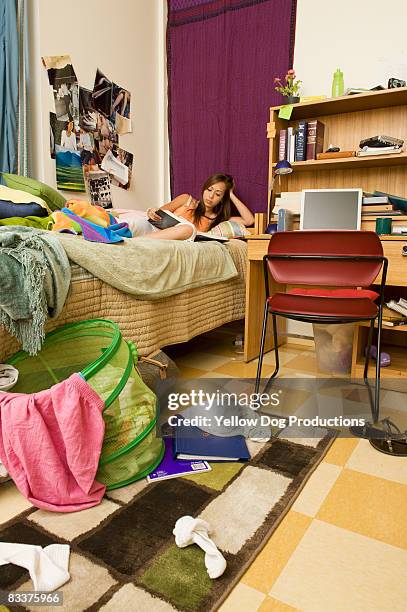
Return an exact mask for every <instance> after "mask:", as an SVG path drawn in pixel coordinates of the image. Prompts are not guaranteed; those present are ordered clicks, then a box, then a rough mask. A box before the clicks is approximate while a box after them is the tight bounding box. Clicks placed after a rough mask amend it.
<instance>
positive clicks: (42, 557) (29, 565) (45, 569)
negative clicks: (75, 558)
mask: <svg viewBox="0 0 407 612" xmlns="http://www.w3.org/2000/svg"><path fill="white" fill-rule="evenodd" d="M69 553H70V549H69V545H68V544H51V545H50V546H46V547H45V548H41V546H32V545H31V544H14V543H8V542H0V565H6V563H13V564H14V565H19V566H20V567H25V569H28V571H29V572H30V577H31V580H32V581H33V585H34V590H35V591H46V592H50V591H55V590H56V589H58V588H59V587H60V586H62V585H63V584H65V582H68V580H69V578H70V575H69V572H68V565H69Z"/></svg>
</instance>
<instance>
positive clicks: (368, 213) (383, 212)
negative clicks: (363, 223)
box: [362, 193, 401, 218]
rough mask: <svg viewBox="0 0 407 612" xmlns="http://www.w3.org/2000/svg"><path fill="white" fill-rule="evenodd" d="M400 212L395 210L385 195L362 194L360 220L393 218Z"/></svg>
mask: <svg viewBox="0 0 407 612" xmlns="http://www.w3.org/2000/svg"><path fill="white" fill-rule="evenodd" d="M400 214H401V211H400V210H396V209H395V206H394V205H393V204H392V203H391V202H390V200H389V198H388V196H387V195H382V196H379V195H372V194H366V193H364V194H363V199H362V218H364V217H393V216H394V215H400Z"/></svg>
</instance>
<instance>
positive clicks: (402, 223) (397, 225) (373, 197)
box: [362, 191, 407, 234]
mask: <svg viewBox="0 0 407 612" xmlns="http://www.w3.org/2000/svg"><path fill="white" fill-rule="evenodd" d="M406 213H407V199H406V198H401V197H399V196H392V195H390V194H388V193H384V192H381V191H375V192H374V193H364V196H363V200H362V221H363V229H365V230H372V231H374V230H375V223H376V219H377V218H378V217H389V218H391V219H392V234H401V233H406V232H407V217H406Z"/></svg>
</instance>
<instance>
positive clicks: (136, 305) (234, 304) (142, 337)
mask: <svg viewBox="0 0 407 612" xmlns="http://www.w3.org/2000/svg"><path fill="white" fill-rule="evenodd" d="M160 242H161V241H160ZM222 248H225V247H222ZM227 248H228V250H229V252H230V254H231V256H232V259H233V262H234V264H235V266H236V269H237V272H238V276H236V277H235V278H232V279H229V280H226V281H223V282H216V283H213V284H210V285H206V286H203V287H197V288H193V289H189V290H187V291H183V292H181V293H177V294H176V295H172V296H170V297H166V298H163V299H159V300H141V299H137V298H136V297H134V296H133V295H129V294H127V293H125V292H123V291H120V290H119V289H116V288H115V287H113V286H111V285H110V284H107V283H106V282H104V281H102V280H101V279H100V278H97V277H95V276H93V275H92V274H91V273H90V272H89V271H87V270H86V269H84V268H83V267H81V266H79V265H77V264H75V263H72V262H71V270H72V278H71V287H70V292H69V295H68V298H67V300H66V302H65V306H64V308H63V310H62V312H61V313H60V315H59V316H58V317H57V318H55V319H49V320H48V323H47V326H46V331H52V330H53V329H55V328H57V327H60V326H61V325H65V324H66V323H71V322H75V321H82V320H86V319H95V318H104V319H110V320H112V321H114V322H116V323H117V324H118V325H119V326H120V329H121V332H122V335H123V336H124V338H126V339H128V340H130V339H131V340H133V342H134V343H135V345H136V347H137V349H138V352H139V354H140V355H149V354H151V353H153V352H155V351H157V350H158V349H161V348H162V347H164V346H168V345H171V344H177V343H179V342H186V341H188V340H190V339H191V338H193V337H195V336H197V335H199V334H202V333H204V332H207V331H209V330H211V329H215V328H216V327H219V326H220V325H223V324H224V323H228V322H230V321H235V320H238V319H242V318H243V317H244V312H245V276H246V255H247V245H246V243H245V242H244V241H241V240H231V241H230V242H229V243H228V245H227ZM17 350H19V345H18V343H17V341H16V339H15V338H14V337H12V336H11V335H10V334H9V333H8V332H7V331H6V330H5V329H4V328H2V327H1V326H0V361H2V360H4V359H6V358H7V357H9V356H10V355H12V354H13V353H14V352H16V351H17Z"/></svg>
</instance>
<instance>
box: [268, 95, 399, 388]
mask: <svg viewBox="0 0 407 612" xmlns="http://www.w3.org/2000/svg"><path fill="white" fill-rule="evenodd" d="M280 108H281V107H280V106H274V107H271V108H270V121H269V123H268V125H267V137H268V139H269V168H268V176H269V185H271V184H272V176H273V168H274V166H275V164H276V163H277V162H278V148H279V131H280V129H286V128H287V127H296V125H297V123H298V121H299V120H301V119H304V120H309V119H318V120H320V121H322V122H323V123H324V124H325V135H324V150H326V149H327V148H328V145H329V144H330V143H332V144H333V145H334V146H338V147H340V148H341V150H344V151H346V150H357V149H358V148H359V142H360V141H361V140H362V139H363V138H368V137H370V136H374V135H376V134H388V135H389V136H395V137H396V138H402V139H404V141H405V145H407V87H403V88H399V89H389V90H382V91H375V92H368V93H363V94H356V95H353V96H342V97H339V98H331V99H326V100H318V101H313V102H308V103H304V104H295V105H294V106H293V111H292V115H291V118H290V120H289V121H286V120H284V119H280V118H279V117H278V113H279V110H280ZM291 165H292V167H293V172H292V173H291V174H288V175H282V176H281V177H280V187H281V191H301V190H302V189H341V188H342V189H344V188H350V187H361V188H362V189H363V190H364V191H371V192H373V191H375V190H378V191H383V192H386V193H392V194H395V195H399V196H401V197H407V152H406V153H398V154H394V155H378V156H372V157H370V156H369V157H345V158H336V159H323V160H308V161H302V162H292V163H291ZM267 201H268V202H269V201H270V191H269V193H268V200H267ZM393 223H396V224H402V225H407V217H406V216H405V215H399V216H395V217H394V220H393ZM374 225H375V218H374V217H372V218H370V217H369V218H364V219H363V223H362V229H369V230H374ZM406 243H407V238H406V237H404V238H403V237H402V236H388V237H387V236H386V239H385V241H384V242H383V246H384V250H385V255H386V256H387V257H388V258H389V261H390V260H391V267H390V274H389V275H388V280H387V285H388V286H389V285H390V286H393V287H394V288H395V292H396V294H397V291H398V290H399V291H400V292H402V293H403V295H405V293H406V286H407V257H402V255H401V246H402V245H403V244H406ZM403 332H407V326H400V327H398V328H386V327H384V328H383V342H384V349H383V350H385V351H386V350H387V351H388V352H389V353H390V355H391V357H392V364H391V365H390V366H389V367H387V368H383V369H382V375H383V377H384V378H391V379H392V382H393V381H394V379H395V378H398V379H399V380H400V381H401V380H403V381H405V382H407V334H406V333H403ZM367 334H368V328H367V327H366V326H365V325H364V324H358V325H357V327H356V332H355V337H354V350H353V363H352V376H355V377H356V376H357V377H360V376H361V375H362V374H363V365H364V347H365V345H366V341H367ZM369 371H370V373H373V371H374V368H370V369H369Z"/></svg>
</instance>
